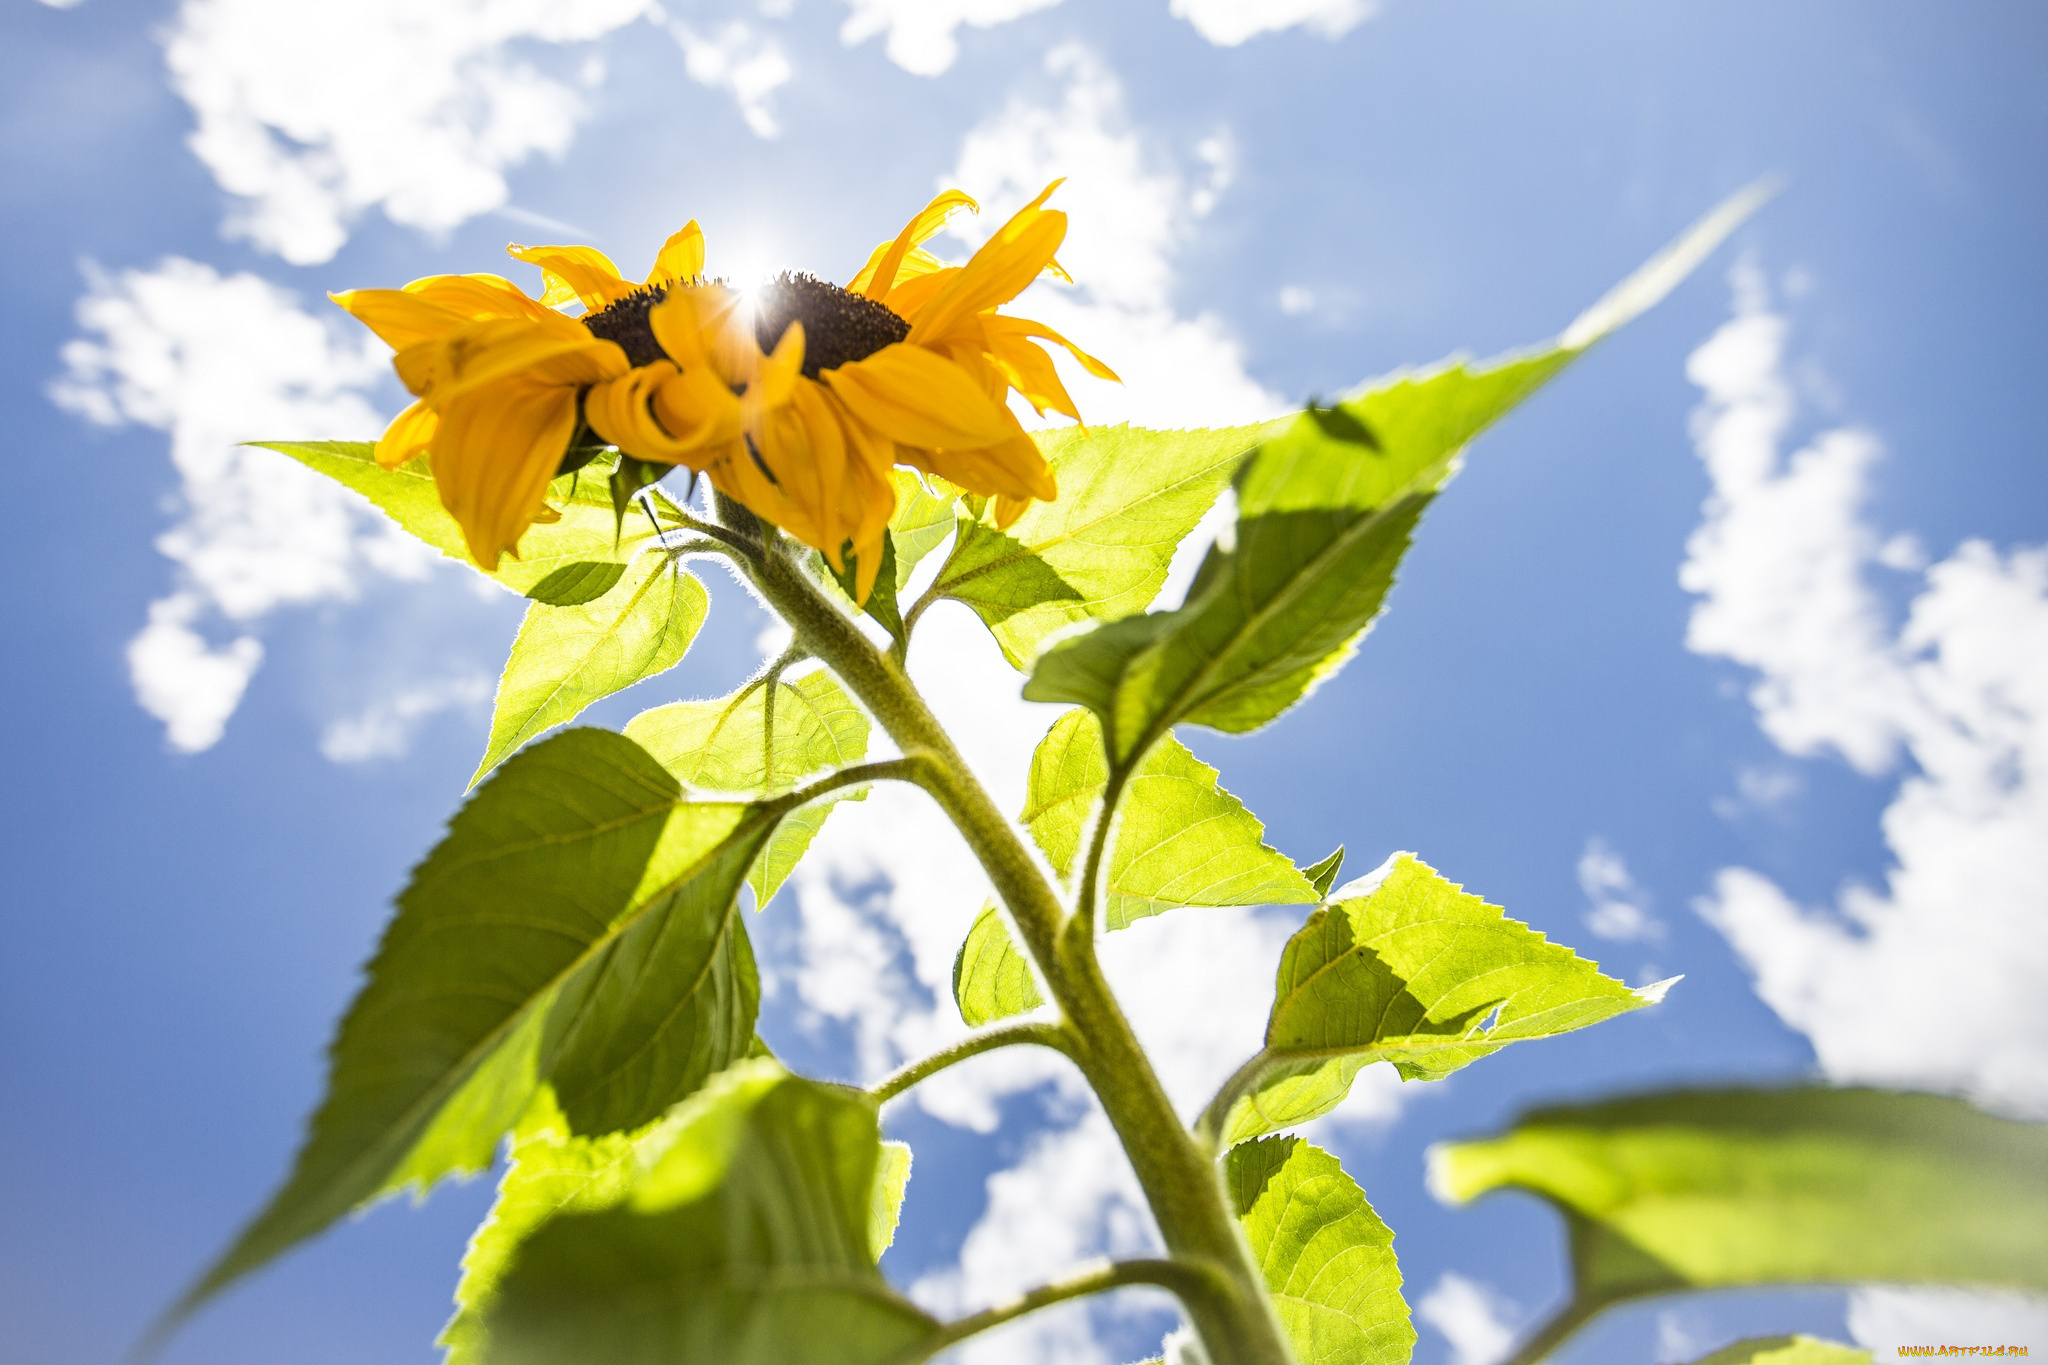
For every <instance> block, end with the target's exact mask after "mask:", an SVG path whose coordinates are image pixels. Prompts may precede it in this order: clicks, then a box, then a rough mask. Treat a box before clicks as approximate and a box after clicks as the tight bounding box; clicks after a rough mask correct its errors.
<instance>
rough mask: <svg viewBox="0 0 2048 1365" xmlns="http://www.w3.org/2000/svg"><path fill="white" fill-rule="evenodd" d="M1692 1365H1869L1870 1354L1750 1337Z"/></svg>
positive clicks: (1813, 1341)
mask: <svg viewBox="0 0 2048 1365" xmlns="http://www.w3.org/2000/svg"><path fill="white" fill-rule="evenodd" d="M1693 1365H1870V1352H1868V1351H1866V1350H1863V1349H1862V1348H1861V1347H1858V1346H1844V1345H1842V1344H1841V1343H1840V1342H1837V1341H1822V1340H1821V1339H1820V1338H1819V1337H1807V1336H1783V1337H1751V1338H1750V1339H1749V1340H1748V1341H1738V1342H1736V1343H1735V1344H1734V1345H1733V1346H1723V1347H1722V1348H1721V1349H1720V1350H1718V1351H1716V1352H1714V1353H1713V1354H1712V1355H1710V1356H1706V1357H1704V1358H1703V1359H1700V1360H1697V1361H1695V1362H1693Z"/></svg>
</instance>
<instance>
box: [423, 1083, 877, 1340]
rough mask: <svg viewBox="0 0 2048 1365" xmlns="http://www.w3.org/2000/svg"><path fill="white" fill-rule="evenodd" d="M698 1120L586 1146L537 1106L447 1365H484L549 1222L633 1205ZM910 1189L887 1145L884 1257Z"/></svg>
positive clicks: (503, 1185) (464, 1294)
mask: <svg viewBox="0 0 2048 1365" xmlns="http://www.w3.org/2000/svg"><path fill="white" fill-rule="evenodd" d="M771 1060H772V1059H771ZM542 1098H543V1100H545V1099H546V1098H547V1097H546V1095H545V1092H543V1096H542ZM694 1112H695V1111H693V1110H692V1109H691V1108H690V1107H689V1106H688V1105H687V1104H686V1105H683V1106H678V1108H677V1109H676V1110H672V1111H671V1112H670V1113H669V1114H668V1115H667V1116H666V1117H664V1118H661V1119H657V1120H656V1121H655V1122H654V1123H652V1124H650V1125H648V1126H647V1127H645V1128H642V1129H639V1130H637V1131H635V1132H632V1133H607V1134H604V1135H602V1136H598V1137H577V1136H576V1135H575V1134H573V1133H571V1132H570V1131H569V1130H568V1125H567V1123H566V1122H565V1121H564V1120H563V1118H562V1117H561V1115H560V1113H559V1112H556V1111H553V1110H552V1109H551V1108H550V1107H548V1106H547V1105H545V1104H544V1103H537V1104H536V1105H535V1106H534V1111H533V1112H532V1113H530V1114H529V1115H528V1117H527V1119H526V1121H524V1122H522V1123H521V1124H520V1127H519V1132H518V1133H517V1134H516V1135H515V1137H514V1139H513V1141H512V1144H511V1151H510V1153H509V1157H510V1159H509V1160H508V1161H507V1163H506V1167H505V1176H504V1178H503V1179H502V1180H501V1181H500V1182H499V1184H498V1198H497V1201H496V1202H495V1203H493V1204H492V1205H491V1211H490V1213H489V1214H488V1215H486V1216H485V1218H484V1221H483V1223H482V1224H481V1225H480V1226H479V1227H478V1228H477V1230H476V1233H475V1234H474V1235H473V1236H472V1237H471V1238H470V1240H469V1248H468V1250H467V1251H466V1252H464V1254H463V1257H462V1281H461V1283H460V1284H458V1285H457V1286H456V1289H455V1316H454V1317H453V1318H451V1319H450V1320H449V1322H448V1326H447V1327H446V1328H445V1329H444V1330H443V1331H442V1333H441V1344H442V1345H444V1346H446V1347H447V1348H448V1355H447V1358H446V1361H445V1365H484V1362H485V1360H486V1359H487V1356H488V1352H487V1350H486V1335H485V1331H484V1313H485V1311H486V1310H487V1309H488V1307H489V1305H490V1303H491V1301H492V1299H493V1297H494V1296H495V1295H496V1293H497V1288H498V1282H499V1281H500V1280H501V1279H503V1278H504V1274H505V1270H506V1267H507V1266H509V1265H510V1264H511V1261H512V1257H513V1255H514V1253H515V1252H516V1251H517V1250H518V1248H519V1246H520V1244H521V1243H522V1242H524V1241H525V1240H526V1239H527V1238H528V1237H529V1236H531V1235H532V1234H533V1232H534V1230H535V1229H536V1228H538V1227H540V1226H541V1225H542V1224H543V1223H545V1222H547V1221H548V1220H549V1219H550V1218H554V1217H556V1216H558V1215H561V1214H567V1213H595V1212H601V1211H603V1210H605V1209H609V1208H614V1207H616V1206H618V1205H619V1204H621V1203H623V1202H625V1201H626V1200H627V1199H628V1198H629V1197H630V1196H631V1195H632V1193H633V1190H634V1187H635V1186H636V1184H637V1183H638V1182H639V1179H640V1177H641V1175H642V1173H643V1172H644V1171H645V1170H647V1169H648V1168H649V1167H651V1166H652V1165H653V1164H654V1163H655V1162H656V1161H658V1160H659V1159H660V1158H661V1157H662V1156H663V1155H664V1154H666V1153H667V1152H668V1151H669V1149H670V1148H671V1147H673V1145H674V1144H675V1142H676V1139H677V1137H678V1135H679V1133H680V1132H681V1130H682V1129H683V1128H684V1127H685V1126H686V1125H687V1124H688V1123H689V1121H690V1119H691V1118H692V1116H693V1114H694ZM909 1180H910V1148H909V1147H907V1146H905V1145H904V1144H903V1143H900V1142H884V1143H883V1144H882V1145H881V1152H880V1158H879V1161H878V1162H877V1166H876V1171H875V1181H874V1189H873V1194H872V1198H871V1202H870V1205H869V1226H868V1238H869V1245H870V1247H871V1248H872V1250H873V1252H874V1254H875V1255H876V1256H877V1257H880V1255H881V1253H882V1252H883V1251H885V1250H887V1249H888V1247H889V1244H890V1243H891V1242H893V1241H894V1240H895V1239H896V1224H897V1220H898V1218H899V1216H900V1214H901V1212H902V1208H903V1192H904V1187H905V1186H906V1185H907V1184H908V1183H909Z"/></svg>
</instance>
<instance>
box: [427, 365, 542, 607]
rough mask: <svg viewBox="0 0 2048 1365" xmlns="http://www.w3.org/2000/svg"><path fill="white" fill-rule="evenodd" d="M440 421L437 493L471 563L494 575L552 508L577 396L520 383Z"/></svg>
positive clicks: (499, 386) (457, 406) (469, 402)
mask: <svg viewBox="0 0 2048 1365" xmlns="http://www.w3.org/2000/svg"><path fill="white" fill-rule="evenodd" d="M440 416H441V424H440V430H439V432H438V433H437V435H436V436H435V438H434V486H435V488H436V489H437V490H438V491H439V492H440V494H441V505H442V506H443V507H445V508H447V509H448V515H450V516H452V517H454V518H455V523H456V525H458V526H460V527H461V528H462V535H463V539H464V540H465V541H466V542H467V544H468V546H469V553H470V557H471V558H473V559H474V560H476V562H477V563H478V564H479V565H481V566H483V568H485V569H486V570H492V571H495V570H496V569H497V567H498V561H499V559H500V558H501V557H502V556H504V555H506V554H517V553H518V546H519V538H520V537H521V536H522V535H524V534H525V533H526V528H527V527H529V526H531V525H533V523H534V522H535V521H536V520H538V519H539V518H540V517H541V515H542V514H543V512H544V510H545V508H546V506H547V491H548V483H549V481H550V480H552V479H553V478H554V476H555V469H556V467H557V466H558V465H560V464H561V462H562V453H563V452H564V451H566V450H567V449H568V448H569V436H570V433H571V432H573V431H574V430H575V427H576V390H575V389H574V388H569V387H565V386H563V385H560V384H548V383H536V382H534V381H531V380H528V379H524V378H518V377H515V378H511V379H505V380H501V381H499V382H498V383H496V384H489V385H484V386H482V387H478V388H472V389H470V390H468V391H466V392H464V393H463V394H461V395H460V396H458V397H457V398H455V399H454V400H453V401H451V402H449V403H448V404H447V405H445V406H444V407H442V409H441V414H440Z"/></svg>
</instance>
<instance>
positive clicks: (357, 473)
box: [252, 441, 654, 593]
mask: <svg viewBox="0 0 2048 1365" xmlns="http://www.w3.org/2000/svg"><path fill="white" fill-rule="evenodd" d="M252 444H255V445H259V446H262V447H264V448H265V449H267V450H275V451H277V452H279V453H280V454H284V455H289V456H291V457H292V458H293V459H294V460H297V461H298V462H299V463H300V464H302V465H305V466H306V467H307V468H309V469H312V470H315V471H317V472H319V473H321V474H325V475H326V476H327V477H328V478H330V479H333V480H335V481H336V482H337V483H342V484H345V485H347V486H348V487H350V488H352V489H354V490H355V491H356V492H358V493H360V494H362V495H363V496H364V497H366V498H368V499H369V500H370V502H371V503H372V504H374V505H375V506H376V508H377V509H378V510H379V511H381V512H383V513H384V514H385V515H386V516H388V517H390V518H391V519H392V520H393V521H395V522H397V523H398V524H399V526H401V527H403V528H404V529H405V530H407V531H409V532H411V533H412V534H413V535H414V536H417V537H418V538H419V539H421V540H423V541H425V542H426V543H427V544H429V545H431V546H433V547H434V548H435V549H437V550H439V551H440V552H441V553H442V554H444V555H447V556H448V557H449V558H450V559H456V560H460V561H462V562H463V563H464V564H468V565H469V566H470V567H471V568H475V567H476V565H475V564H474V563H473V562H472V561H471V560H470V558H469V551H468V550H467V549H466V548H464V546H463V541H462V529H461V528H460V527H458V526H457V525H456V524H455V518H453V517H451V516H449V515H448V511H447V509H446V508H444V507H442V506H441V495H440V494H439V493H438V492H437V491H435V488H434V479H433V476H432V475H431V474H430V473H429V472H428V470H427V462H426V461H425V460H424V459H419V460H414V461H412V462H411V463H410V464H407V465H403V466H401V467H400V468H397V469H384V468H381V467H380V466H379V465H378V464H377V461H376V458H375V455H374V452H375V450H376V447H375V446H374V445H372V444H371V443H370V442H368V441H256V442H253V443H252ZM616 463H617V457H615V456H611V455H606V456H603V457H601V458H600V459H599V460H598V461H596V462H595V463H593V464H591V465H589V466H588V467H586V468H584V469H581V470H578V471H577V472H576V473H574V474H569V475H564V476H563V477H561V478H559V479H556V480H555V481H554V483H553V485H551V486H550V487H549V489H548V502H549V503H550V504H551V505H553V506H554V507H555V508H557V509H558V510H559V511H560V512H561V514H562V516H561V520H559V521H554V522H545V523H536V524H535V525H533V526H531V527H529V528H528V529H527V532H526V534H525V535H523V536H521V537H520V538H519V556H518V557H517V558H513V557H512V556H510V555H507V556H506V557H505V559H504V561H503V562H502V563H501V564H499V566H498V571H497V572H496V573H494V574H492V575H491V577H493V578H495V579H497V580H498V581H499V582H501V583H503V584H504V585H505V586H506V587H508V588H510V589H512V591H514V592H517V593H526V592H529V591H531V590H532V589H533V588H535V587H536V586H537V585H539V584H540V583H542V582H543V581H545V580H546V579H547V578H548V577H549V575H551V574H555V573H557V572H559V571H561V570H563V569H566V568H570V567H572V566H574V565H578V564H587V563H611V564H624V563H625V562H627V561H628V560H630V559H632V558H633V557H634V556H635V555H637V554H638V553H639V552H640V550H641V549H642V548H643V547H644V546H646V545H647V544H648V543H649V542H650V541H651V540H653V538H654V526H653V524H652V523H651V522H649V521H647V520H646V518H644V517H642V518H639V519H638V520H637V522H635V521H633V520H628V521H627V522H626V523H625V524H624V526H623V527H621V526H620V524H619V522H618V520H617V518H616V516H615V515H614V513H613V511H612V499H611V493H610V491H609V490H608V489H607V487H606V485H605V479H606V476H607V475H609V474H610V473H611V470H612V468H613V466H614V465H615V464H616ZM562 581H563V580H560V579H558V580H556V582H557V583H560V582H562Z"/></svg>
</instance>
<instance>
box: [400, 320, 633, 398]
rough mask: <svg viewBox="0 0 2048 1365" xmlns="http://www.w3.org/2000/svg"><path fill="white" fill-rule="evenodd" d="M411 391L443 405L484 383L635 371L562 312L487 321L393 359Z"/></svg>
mask: <svg viewBox="0 0 2048 1365" xmlns="http://www.w3.org/2000/svg"><path fill="white" fill-rule="evenodd" d="M393 363H394V364H395V365H396V366H397V369H398V377H399V378H400V379H402V380H403V381H405V385H406V387H407V388H409V389H411V390H412V391H413V392H414V393H415V394H418V395H419V396H420V397H422V398H425V399H427V401H429V402H430V403H432V404H434V405H435V406H436V407H440V406H442V405H444V404H445V403H446V402H448V401H449V400H450V399H452V398H453V397H454V396H455V395H456V394H458V393H461V392H462V391H464V390H466V389H469V388H472V387H475V386H476V385H479V384H491V383H495V382H497V381H498V380H500V379H505V378H509V377H511V376H514V375H518V376H523V377H525V378H527V379H531V380H534V381H537V382H545V383H553V384H568V385H579V384H594V383H598V382H600V381H602V380H606V379H615V378H617V377H618V376H619V375H622V374H624V373H625V372H626V371H627V370H628V369H629V368H631V367H630V366H629V365H628V363H627V361H626V353H625V352H624V351H623V350H621V349H620V348H619V347H618V345H617V344H616V343H613V342H610V341H605V340H603V339H602V338H600V337H594V336H592V335H591V334H590V332H589V331H588V329H586V328H585V327H584V326H583V325H582V324H581V323H579V322H577V321H576V320H575V319H573V318H565V317H562V316H561V315H560V314H549V315H548V316H547V317H544V318H486V319H484V320H483V321H481V322H471V323H465V324H463V325H462V326H461V327H458V328H456V329H455V330H454V331H452V332H449V333H448V334H447V335H445V336H442V337H438V338H435V339H434V340H432V341H423V342H420V343H418V344H416V345H413V346H409V347H407V348H406V349H405V350H403V351H400V352H399V353H398V355H397V356H396V357H394V360H393Z"/></svg>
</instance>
